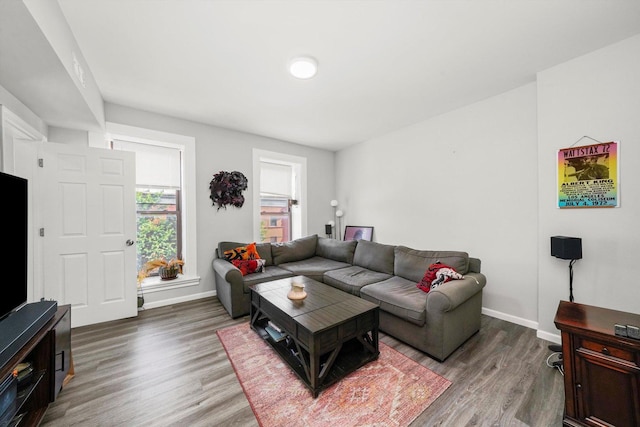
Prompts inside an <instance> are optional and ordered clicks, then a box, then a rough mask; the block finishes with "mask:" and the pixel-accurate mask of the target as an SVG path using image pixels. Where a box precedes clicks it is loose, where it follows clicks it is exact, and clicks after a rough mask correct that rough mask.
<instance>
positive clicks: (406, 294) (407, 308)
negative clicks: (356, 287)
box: [360, 276, 427, 326]
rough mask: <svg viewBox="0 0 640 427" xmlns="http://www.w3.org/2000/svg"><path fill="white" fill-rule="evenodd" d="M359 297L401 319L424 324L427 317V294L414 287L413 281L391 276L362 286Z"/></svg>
mask: <svg viewBox="0 0 640 427" xmlns="http://www.w3.org/2000/svg"><path fill="white" fill-rule="evenodd" d="M360 297H361V298H362V299H366V300H367V301H371V302H373V303H375V304H378V305H379V306H380V310H383V311H386V312H387V313H391V314H393V315H394V316H397V317H399V318H401V319H404V320H406V321H408V322H411V323H414V324H416V325H418V326H422V325H424V323H425V321H426V319H427V311H426V303H427V294H426V293H424V292H422V291H421V290H420V289H418V288H417V287H416V284H415V282H413V281H411V280H407V279H403V278H402V277H398V276H393V277H391V278H390V279H387V280H384V281H382V282H377V283H373V284H371V285H367V286H363V287H362V289H360Z"/></svg>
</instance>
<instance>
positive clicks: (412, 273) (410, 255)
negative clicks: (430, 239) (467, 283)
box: [393, 246, 469, 283]
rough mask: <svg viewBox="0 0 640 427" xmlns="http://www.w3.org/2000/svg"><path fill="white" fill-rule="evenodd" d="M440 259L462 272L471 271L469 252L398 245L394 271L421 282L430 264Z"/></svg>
mask: <svg viewBox="0 0 640 427" xmlns="http://www.w3.org/2000/svg"><path fill="white" fill-rule="evenodd" d="M437 261H440V262H441V263H443V264H447V265H448V266H451V267H453V269H454V270H455V271H456V272H458V273H460V274H467V272H468V271H469V254H468V253H466V252H459V251H420V250H417V249H411V248H408V247H406V246H396V248H395V265H394V273H393V274H395V275H396V276H400V277H404V278H405V279H407V280H411V281H413V282H416V283H417V282H420V281H421V280H422V278H423V277H424V273H425V272H426V271H427V268H429V265H431V264H433V263H435V262H437Z"/></svg>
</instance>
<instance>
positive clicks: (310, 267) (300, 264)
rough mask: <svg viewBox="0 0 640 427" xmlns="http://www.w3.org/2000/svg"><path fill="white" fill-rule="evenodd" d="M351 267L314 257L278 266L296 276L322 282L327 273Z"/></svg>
mask: <svg viewBox="0 0 640 427" xmlns="http://www.w3.org/2000/svg"><path fill="white" fill-rule="evenodd" d="M349 265H350V264H347V263H346V262H340V261H334V260H332V259H327V258H322V257H319V256H314V257H311V258H307V259H303V260H300V261H293V262H285V263H284V264H280V265H278V267H280V268H284V269H285V270H289V271H290V272H292V273H293V274H294V275H296V276H307V277H309V278H310V279H314V280H317V281H319V282H322V281H323V280H324V279H323V277H324V274H325V272H327V271H331V270H335V269H338V268H344V267H349Z"/></svg>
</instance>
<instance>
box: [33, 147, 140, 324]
mask: <svg viewBox="0 0 640 427" xmlns="http://www.w3.org/2000/svg"><path fill="white" fill-rule="evenodd" d="M38 158H39V162H41V163H42V164H41V167H40V168H39V172H38V178H37V186H38V189H39V195H38V200H39V204H40V203H41V205H40V206H41V208H40V213H41V219H40V221H41V224H42V229H43V230H42V233H41V234H43V235H42V236H41V243H42V259H43V263H42V265H43V272H42V275H43V282H44V296H45V298H47V299H54V300H56V301H58V304H71V310H72V312H71V321H72V327H78V326H83V325H89V324H93V323H99V322H105V321H109V320H116V319H121V318H125V317H133V316H136V315H137V313H138V308H137V292H136V247H135V245H134V244H133V243H132V242H134V241H135V238H136V214H135V157H134V154H133V153H130V152H125V151H114V150H105V149H99V148H89V147H83V146H77V145H67V144H57V143H45V144H42V145H40V146H39V150H38Z"/></svg>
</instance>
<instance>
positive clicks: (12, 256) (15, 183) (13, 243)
mask: <svg viewBox="0 0 640 427" xmlns="http://www.w3.org/2000/svg"><path fill="white" fill-rule="evenodd" d="M28 184H29V183H28V181H27V180H26V179H25V178H21V177H18V176H15V175H11V174H8V173H4V172H0V191H2V192H3V193H4V195H5V197H4V199H3V206H2V210H3V213H2V220H3V221H2V223H3V225H4V227H5V230H7V231H8V230H11V231H12V233H11V234H13V235H14V236H17V237H16V238H15V240H14V239H6V240H5V241H4V242H3V243H2V245H0V247H2V249H1V252H0V253H2V258H0V259H2V260H3V261H4V263H5V264H6V265H10V266H11V270H12V274H10V275H9V277H13V279H10V278H5V279H4V280H3V281H2V285H0V289H1V290H2V296H1V297H0V320H1V319H4V318H5V317H7V316H9V315H10V314H11V313H12V312H14V311H16V310H18V309H19V308H21V307H22V306H23V305H24V304H26V302H27V243H28V239H29V236H28V235H29V228H28V227H29V225H28V217H29V212H28V191H29V185H28Z"/></svg>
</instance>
